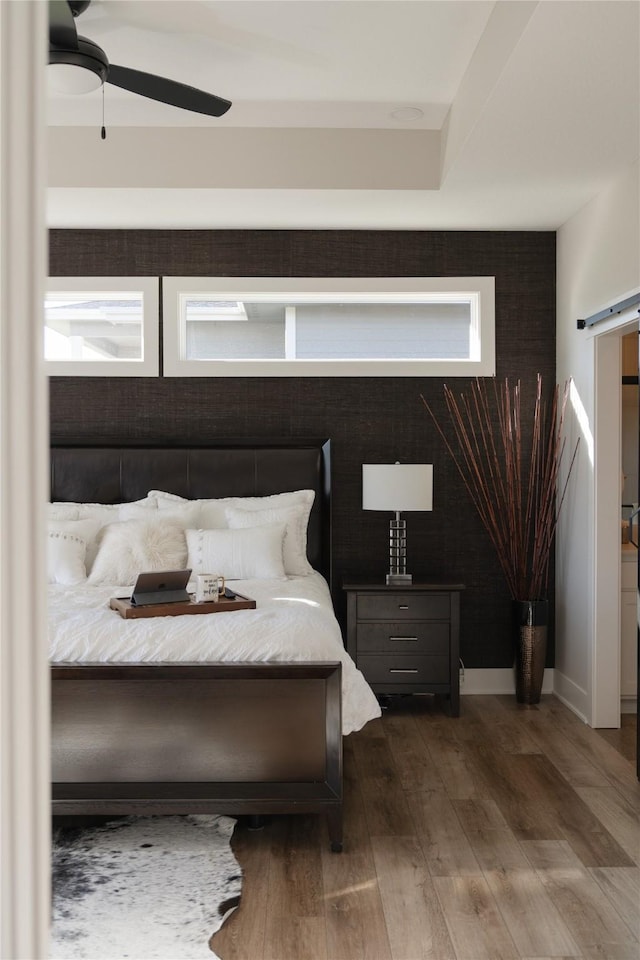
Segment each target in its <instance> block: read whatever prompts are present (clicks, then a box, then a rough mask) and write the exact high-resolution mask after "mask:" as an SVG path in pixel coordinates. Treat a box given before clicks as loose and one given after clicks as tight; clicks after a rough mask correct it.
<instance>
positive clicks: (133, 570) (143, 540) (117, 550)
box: [89, 517, 187, 586]
mask: <svg viewBox="0 0 640 960" xmlns="http://www.w3.org/2000/svg"><path fill="white" fill-rule="evenodd" d="M186 559H187V545H186V541H185V535H184V529H183V527H181V526H180V524H178V523H175V522H174V521H169V522H167V521H160V520H158V518H157V517H156V518H154V519H153V520H151V519H150V520H120V521H116V522H115V523H110V524H108V525H107V526H105V527H103V528H102V530H101V531H100V533H99V534H98V551H97V555H96V558H95V560H94V563H93V568H92V570H91V574H90V576H89V583H94V584H101V583H112V584H118V585H122V586H124V585H127V584H133V583H135V581H136V577H137V576H138V574H139V573H143V572H146V571H152V570H183V569H184V568H185V566H186Z"/></svg>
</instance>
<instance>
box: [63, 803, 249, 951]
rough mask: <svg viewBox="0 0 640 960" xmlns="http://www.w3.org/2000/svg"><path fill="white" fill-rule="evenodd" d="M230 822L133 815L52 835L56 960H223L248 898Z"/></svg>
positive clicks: (192, 817) (224, 818)
mask: <svg viewBox="0 0 640 960" xmlns="http://www.w3.org/2000/svg"><path fill="white" fill-rule="evenodd" d="M234 826H235V820H232V819H231V818H230V817H215V816H184V817H127V818H122V819H119V820H113V821H111V822H109V823H107V824H105V825H104V826H100V827H93V828H90V829H81V828H77V827H76V828H65V829H61V830H55V831H54V837H53V857H52V873H53V881H52V882H53V906H52V932H51V950H50V956H51V957H57V958H64V960H75V958H84V960H102V958H105V960H107V958H108V960H116V958H118V960H119V958H124V957H126V958H131V960H147V958H149V960H151V958H166V960H183V958H184V960H190V958H192V957H194V958H197V957H203V958H207V960H215V956H216V955H215V954H214V953H213V951H212V950H211V949H210V948H209V946H208V942H209V940H210V938H211V936H212V935H213V934H214V933H215V932H216V930H219V929H220V927H221V926H222V924H223V923H224V921H225V919H226V918H227V916H228V915H229V914H230V913H231V912H232V911H233V910H234V909H235V907H236V906H237V905H238V902H239V900H240V892H241V887H242V875H241V871H240V867H239V865H238V862H237V860H236V858H235V857H234V855H233V852H232V851H231V847H230V842H229V841H230V839H231V834H232V833H233V828H234Z"/></svg>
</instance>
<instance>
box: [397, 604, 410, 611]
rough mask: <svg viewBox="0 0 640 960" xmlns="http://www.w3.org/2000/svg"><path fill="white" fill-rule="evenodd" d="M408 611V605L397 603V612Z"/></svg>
mask: <svg viewBox="0 0 640 960" xmlns="http://www.w3.org/2000/svg"><path fill="white" fill-rule="evenodd" d="M408 609H409V604H408V603H399V604H398V610H408Z"/></svg>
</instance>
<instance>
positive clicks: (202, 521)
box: [148, 490, 229, 530]
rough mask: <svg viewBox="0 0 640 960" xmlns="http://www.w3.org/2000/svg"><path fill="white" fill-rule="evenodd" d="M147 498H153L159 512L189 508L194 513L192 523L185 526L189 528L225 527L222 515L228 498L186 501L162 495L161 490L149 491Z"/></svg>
mask: <svg viewBox="0 0 640 960" xmlns="http://www.w3.org/2000/svg"><path fill="white" fill-rule="evenodd" d="M148 496H150V497H154V498H155V500H156V502H157V504H158V509H159V510H161V511H163V512H164V511H170V512H171V513H175V511H176V510H178V511H179V510H181V509H183V508H189V509H191V510H194V511H195V515H194V519H193V522H192V523H190V524H187V526H190V527H202V528H203V529H207V530H213V529H219V528H221V527H226V526H227V520H226V517H225V515H224V508H225V504H226V503H228V502H229V498H225V499H214V500H186V499H185V498H184V497H179V496H178V495H177V494H175V493H164V492H163V491H162V490H150V491H149V494H148Z"/></svg>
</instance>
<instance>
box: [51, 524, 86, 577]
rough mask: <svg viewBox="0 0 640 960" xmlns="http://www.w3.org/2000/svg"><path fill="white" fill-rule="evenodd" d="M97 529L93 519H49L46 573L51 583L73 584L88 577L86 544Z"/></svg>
mask: <svg viewBox="0 0 640 960" xmlns="http://www.w3.org/2000/svg"><path fill="white" fill-rule="evenodd" d="M97 533H98V524H97V523H96V522H95V521H93V520H49V522H48V529H47V575H48V580H49V583H64V584H66V585H68V586H72V585H73V584H76V583H82V582H83V580H86V577H87V568H86V556H87V545H88V544H89V543H90V542H91V541H93V540H94V538H95V536H96V534H97Z"/></svg>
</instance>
